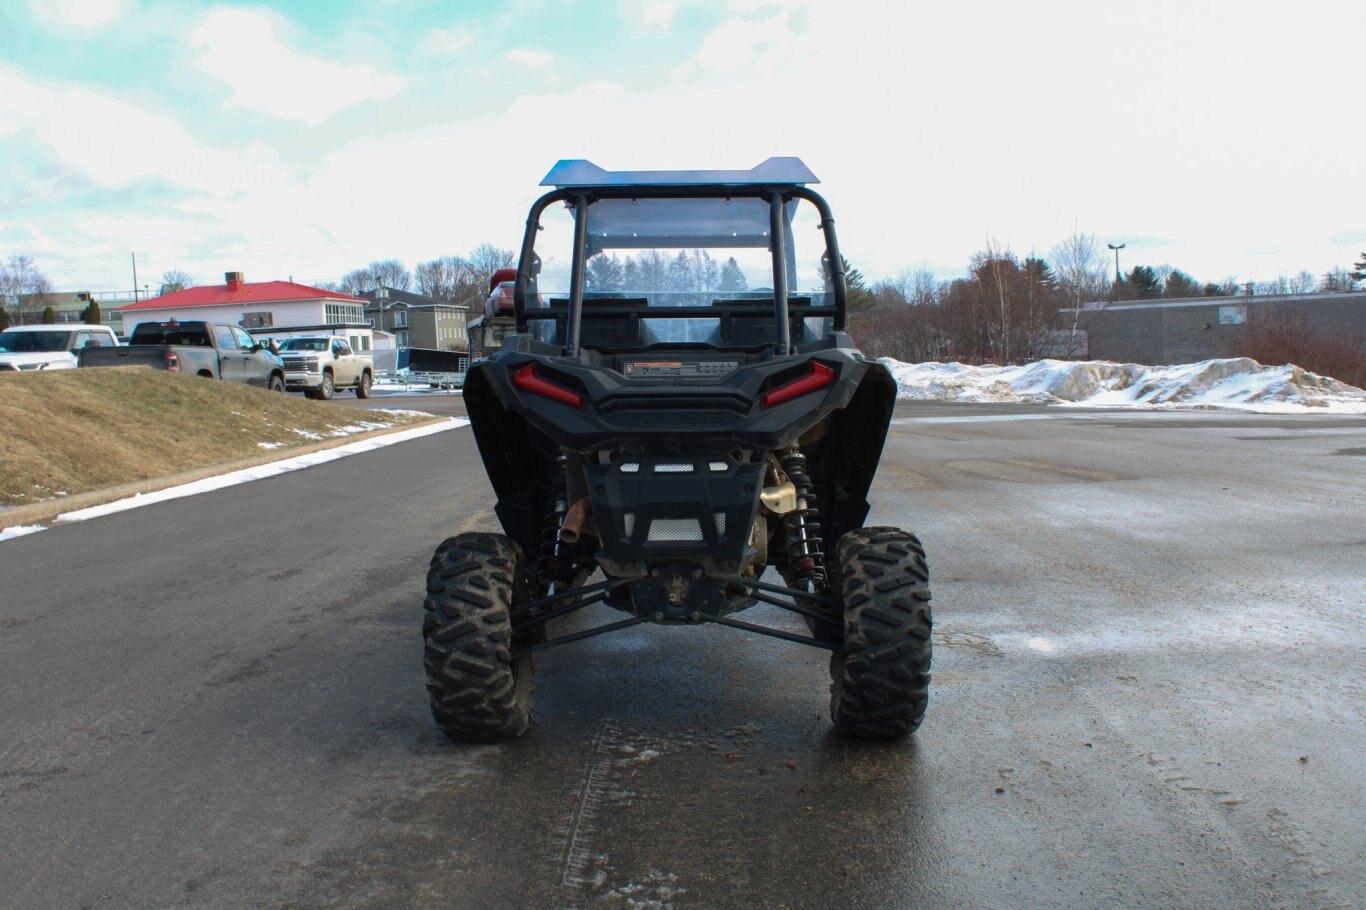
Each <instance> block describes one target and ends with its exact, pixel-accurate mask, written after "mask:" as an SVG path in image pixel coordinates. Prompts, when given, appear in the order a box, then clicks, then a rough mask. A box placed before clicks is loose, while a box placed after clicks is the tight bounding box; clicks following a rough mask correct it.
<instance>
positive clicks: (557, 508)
mask: <svg viewBox="0 0 1366 910" xmlns="http://www.w3.org/2000/svg"><path fill="white" fill-rule="evenodd" d="M568 500H569V497H568V494H567V493H566V492H565V457H564V455H563V454H561V455H560V456H559V458H557V459H555V482H554V485H553V486H552V487H551V492H550V511H548V512H546V514H545V518H544V520H543V521H542V524H541V552H540V553H539V554H538V557H537V560H536V580H537V581H538V582H540V584H541V586H542V587H549V586H550V585H551V584H552V583H559V584H564V583H566V582H567V581H568V580H569V578H568V576H569V570H570V564H569V560H568V559H566V558H565V556H564V553H563V544H561V543H560V526H561V525H563V524H564V516H565V513H566V512H567V511H569V502H568Z"/></svg>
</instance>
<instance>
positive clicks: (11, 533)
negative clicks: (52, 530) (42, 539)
mask: <svg viewBox="0 0 1366 910" xmlns="http://www.w3.org/2000/svg"><path fill="white" fill-rule="evenodd" d="M46 530H47V528H45V527H43V526H42V525H14V526H13V527H10V528H0V540H13V539H14V538H16V537H24V536H25V535H28V534H37V533H38V532H39V531H46Z"/></svg>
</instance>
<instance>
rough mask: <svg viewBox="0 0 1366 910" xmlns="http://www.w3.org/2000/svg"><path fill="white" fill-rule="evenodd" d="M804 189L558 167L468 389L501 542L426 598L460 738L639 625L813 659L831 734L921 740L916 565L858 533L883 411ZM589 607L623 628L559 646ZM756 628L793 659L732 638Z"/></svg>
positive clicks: (888, 399)
mask: <svg viewBox="0 0 1366 910" xmlns="http://www.w3.org/2000/svg"><path fill="white" fill-rule="evenodd" d="M815 182H817V181H816V179H815V176H814V175H813V174H812V173H811V172H810V171H809V170H808V169H807V168H806V166H805V165H804V164H803V163H802V162H801V161H800V160H798V159H796V158H770V159H769V160H768V161H766V162H764V163H763V164H762V165H760V166H759V167H757V168H755V169H753V170H751V171H646V172H609V171H604V170H602V169H601V168H598V167H596V166H595V165H593V164H591V163H589V162H587V161H561V162H560V163H559V164H557V165H556V166H555V167H554V168H553V169H552V170H551V171H550V173H549V174H548V175H547V176H546V178H545V180H543V181H542V184H541V185H542V186H550V187H553V189H552V190H551V191H549V192H547V193H546V194H545V195H543V196H541V197H540V198H539V199H537V200H536V202H535V203H534V204H533V205H532V207H531V212H530V215H529V216H528V218H527V227H526V235H525V238H524V240H523V241H522V248H521V256H520V260H519V263H518V267H517V277H516V285H515V289H514V293H513V305H514V315H515V321H516V322H515V331H514V332H512V333H510V334H509V335H508V336H507V337H506V338H505V339H504V341H503V345H502V348H501V349H500V350H499V351H498V352H497V353H495V354H494V355H492V356H491V357H489V358H488V359H486V360H483V361H480V362H478V363H475V364H474V365H473V366H471V367H470V370H469V373H468V376H467V377H466V380H465V392H464V395H465V403H466V407H467V409H468V412H469V417H470V422H471V424H472V427H473V432H474V436H475V440H476V442H477V444H478V446H479V453H480V455H481V457H482V459H483V461H484V466H485V469H486V470H487V471H488V476H489V479H490V481H491V482H492V485H493V489H494V492H495V493H496V495H497V497H498V504H497V507H496V513H497V516H498V519H499V522H500V523H501V524H502V527H503V530H504V531H505V532H506V534H493V533H470V534H461V535H459V536H456V537H452V538H449V539H448V540H446V541H444V542H443V543H442V544H441V545H440V546H439V547H437V549H436V553H435V554H434V555H433V556H432V561H431V568H430V571H429V573H428V576H427V598H426V602H425V604H424V608H425V615H424V621H423V637H424V641H425V652H424V664H425V667H426V673H427V689H428V691H429V693H430V695H431V705H432V713H433V715H434V716H435V718H436V723H437V726H439V727H440V728H441V730H442V731H444V732H445V733H446V734H447V735H448V736H450V737H451V738H453V739H456V740H461V741H482V742H489V741H499V740H506V739H511V738H513V737H516V736H519V735H521V734H522V733H524V732H526V730H527V728H528V726H529V725H530V723H531V716H532V654H533V653H534V652H536V651H539V650H541V649H544V648H549V647H552V646H555V645H562V644H566V643H568V642H572V641H577V640H579V639H583V638H587V637H589V636H592V635H598V634H601V633H604V632H612V631H615V630H618V629H624V628H627V627H629V626H633V625H637V624H639V623H646V622H654V623H680V624H700V623H716V624H718V625H723V626H730V627H733V628H737V629H744V630H747V631H750V632H757V633H762V634H764V635H770V636H773V637H775V638H780V639H786V640H787V641H792V642H798V643H800V644H806V645H811V646H813V647H817V648H823V649H825V650H827V651H829V652H831V658H830V673H831V676H832V679H833V682H832V685H831V693H832V698H831V702H830V714H831V717H832V719H833V720H834V723H835V726H836V727H837V728H838V729H839V730H841V731H843V732H845V733H848V734H851V735H854V736H857V737H864V738H871V739H890V738H895V737H899V736H903V735H905V734H907V733H910V732H911V731H913V730H914V729H915V728H916V727H917V726H919V724H920V721H921V719H922V718H923V717H924V714H925V706H926V702H927V700H928V698H929V681H930V625H931V620H930V591H929V572H928V568H927V566H926V562H925V553H924V550H923V549H922V548H921V546H920V542H919V541H918V540H917V539H916V537H915V536H914V535H913V534H909V533H907V532H905V531H902V530H899V529H897V528H886V527H879V528H865V527H863V520H864V518H865V516H866V515H867V513H868V501H867V496H868V488H869V485H870V484H871V483H872V480H873V474H874V473H875V471H876V469H877V465H878V459H879V457H880V456H881V453H882V445H883V441H884V439H885V437H886V433H887V426H888V421H889V420H890V418H891V413H892V405H893V402H894V400H895V397H896V386H895V383H894V382H893V380H892V378H891V376H890V374H889V373H888V371H887V369H886V368H885V367H884V366H882V365H881V364H878V363H875V362H871V361H869V360H867V359H865V358H864V356H863V355H862V354H861V353H860V352H859V351H858V350H856V349H855V348H854V345H853V342H852V340H851V339H850V337H849V336H848V335H847V334H846V333H845V331H844V328H845V309H846V288H845V276H844V266H843V262H844V260H843V259H841V258H840V253H839V247H838V245H837V243H836V240H835V224H834V219H833V218H832V217H831V214H830V208H829V206H828V205H827V204H826V201H825V200H824V199H823V198H821V197H820V196H819V195H818V194H816V193H815V192H813V191H812V190H810V189H808V188H807V185H808V184H811V183H815ZM827 540H832V541H834V542H835V546H834V548H833V551H830V552H827V548H826V544H825V541H827ZM769 566H772V567H773V568H774V569H776V570H777V575H776V577H775V576H770V580H765V579H764V570H765V568H767V567H769ZM595 573H601V579H600V580H597V578H596V575H595ZM779 580H781V584H780V583H778V582H779ZM590 582H591V583H590ZM596 603H604V604H606V605H607V606H609V607H612V608H613V609H615V610H618V611H620V612H621V613H623V614H625V618H623V619H621V620H619V621H616V622H608V623H605V624H602V625H597V626H595V627H591V628H586V629H585V628H578V629H577V630H575V631H570V632H564V633H563V634H556V633H555V632H554V631H553V627H552V624H553V623H555V621H556V620H559V619H561V618H562V617H564V616H566V615H568V614H570V613H572V612H574V611H576V610H580V609H582V608H583V607H586V606H589V605H590V604H596ZM756 603H765V604H771V605H773V606H776V607H781V608H782V609H784V610H788V611H791V612H792V613H795V614H798V615H800V616H801V617H802V619H804V620H805V625H806V629H807V630H809V632H808V634H798V633H797V632H795V631H792V630H791V628H774V627H771V626H768V625H758V624H754V623H750V622H746V621H743V620H741V619H738V618H736V617H735V614H737V613H739V612H740V611H742V610H744V609H746V608H748V607H751V606H753V605H754V604H756Z"/></svg>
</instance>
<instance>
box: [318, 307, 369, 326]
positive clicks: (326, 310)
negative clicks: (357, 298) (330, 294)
mask: <svg viewBox="0 0 1366 910" xmlns="http://www.w3.org/2000/svg"><path fill="white" fill-rule="evenodd" d="M323 318H324V320H325V321H326V322H328V323H333V324H342V325H365V304H363V303H340V302H337V303H325V304H323Z"/></svg>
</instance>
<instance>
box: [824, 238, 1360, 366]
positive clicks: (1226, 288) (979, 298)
mask: <svg viewBox="0 0 1366 910" xmlns="http://www.w3.org/2000/svg"><path fill="white" fill-rule="evenodd" d="M1360 281H1366V253H1362V255H1361V261H1359V262H1358V263H1357V264H1356V266H1355V268H1354V270H1351V271H1349V270H1347V269H1342V268H1337V269H1333V270H1331V271H1329V272H1326V273H1325V274H1323V275H1322V276H1318V277H1315V276H1314V275H1312V274H1310V273H1308V272H1301V273H1300V274H1299V275H1297V276H1295V277H1294V278H1286V277H1284V276H1282V277H1281V278H1278V279H1276V280H1274V281H1265V282H1252V283H1244V284H1240V283H1239V282H1237V281H1236V280H1234V279H1232V278H1227V279H1224V280H1223V281H1217V282H1216V281H1208V282H1202V281H1199V280H1197V279H1196V278H1194V277H1192V276H1191V275H1190V274H1189V273H1187V272H1185V271H1183V270H1181V269H1178V268H1174V267H1173V266H1171V265H1167V264H1162V265H1135V266H1134V267H1133V268H1131V269H1130V270H1129V271H1128V272H1127V273H1120V274H1119V275H1117V276H1115V275H1114V274H1113V273H1112V271H1111V269H1110V259H1109V257H1108V256H1107V255H1106V251H1105V248H1104V247H1102V245H1101V244H1100V243H1099V241H1098V240H1097V239H1096V237H1095V235H1094V234H1083V233H1079V232H1074V233H1073V234H1072V236H1070V237H1068V238H1067V239H1065V240H1064V241H1062V242H1061V243H1059V244H1058V245H1056V246H1054V247H1053V248H1052V249H1051V250H1049V251H1048V253H1047V255H1046V256H1037V255H1033V254H1031V255H1028V256H1025V257H1020V256H1018V255H1016V254H1015V253H1014V252H1012V251H1011V250H1010V248H1009V247H1002V246H1001V245H1000V244H999V243H997V242H996V241H988V242H987V244H986V247H985V248H984V249H982V250H979V251H978V252H976V253H974V254H973V256H972V259H971V260H970V262H969V263H968V267H967V270H966V273H965V274H964V276H963V277H961V278H956V279H953V280H950V281H941V280H939V279H937V278H936V277H935V276H934V275H933V274H931V273H929V272H927V271H923V270H922V271H915V272H912V271H906V272H902V273H900V274H898V275H897V276H895V277H893V278H890V279H884V280H881V281H878V282H876V283H874V284H873V285H872V286H871V287H870V288H869V289H868V290H869V291H870V294H871V298H872V299H871V303H868V302H867V301H866V300H865V305H864V306H862V307H855V306H854V305H853V303H854V300H855V298H854V296H853V287H854V281H853V280H851V281H850V287H851V298H850V299H851V307H850V310H851V315H850V332H851V333H852V334H853V335H854V337H855V338H856V339H857V340H858V342H859V346H860V347H861V348H862V349H863V350H864V351H865V352H866V353H868V354H870V355H872V356H877V357H895V358H897V359H898V360H905V361H908V362H924V361H931V360H958V361H962V362H966V363H988V362H990V363H1028V362H1030V361H1033V360H1038V359H1040V358H1041V357H1062V358H1066V357H1078V356H1082V355H1084V354H1085V345H1084V329H1085V324H1086V320H1087V318H1088V316H1089V315H1090V314H1094V313H1095V312H1097V311H1099V310H1102V309H1104V308H1105V307H1106V306H1109V305H1111V304H1115V303H1122V302H1125V301H1133V300H1157V299H1173V298H1189V297H1229V296H1235V295H1240V294H1249V295H1258V296H1263V295H1268V294H1307V293H1314V292H1337V291H1350V290H1352V289H1353V288H1354V287H1355V285H1356V283H1357V282H1360Z"/></svg>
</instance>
